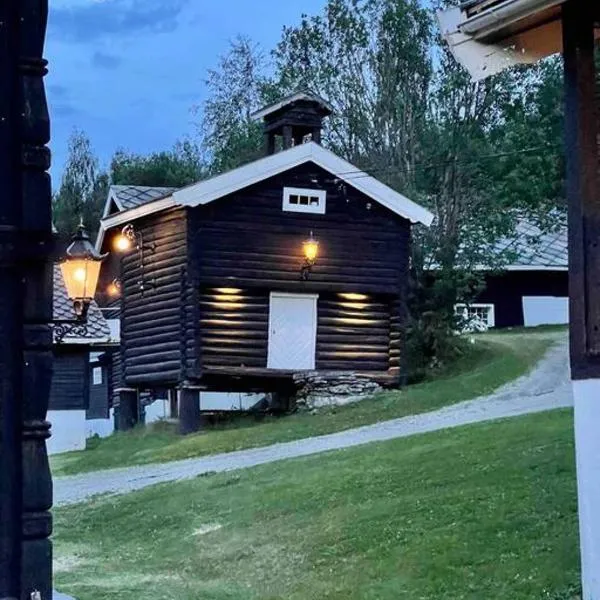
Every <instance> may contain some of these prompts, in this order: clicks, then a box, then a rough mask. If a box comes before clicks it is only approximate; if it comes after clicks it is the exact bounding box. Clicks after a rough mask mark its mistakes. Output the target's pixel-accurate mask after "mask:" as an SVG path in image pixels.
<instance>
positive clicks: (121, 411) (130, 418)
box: [116, 388, 140, 431]
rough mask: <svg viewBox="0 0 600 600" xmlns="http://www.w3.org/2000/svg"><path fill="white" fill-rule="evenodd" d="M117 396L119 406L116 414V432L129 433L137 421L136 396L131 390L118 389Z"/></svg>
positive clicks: (135, 392) (133, 390)
mask: <svg viewBox="0 0 600 600" xmlns="http://www.w3.org/2000/svg"><path fill="white" fill-rule="evenodd" d="M116 391H117V393H118V394H119V405H118V412H117V415H118V416H117V423H116V425H117V430H118V431H129V430H130V429H133V428H134V427H135V426H136V425H137V423H138V421H139V414H140V413H139V408H138V394H137V390H135V389H132V388H120V389H118V390H116Z"/></svg>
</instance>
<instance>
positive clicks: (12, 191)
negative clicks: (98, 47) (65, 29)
mask: <svg viewBox="0 0 600 600" xmlns="http://www.w3.org/2000/svg"><path fill="white" fill-rule="evenodd" d="M47 13H48V4H47V0H2V1H1V2H0V90H1V93H0V189H1V190H2V193H1V194H0V331H1V332H2V333H1V335H0V598H2V599H10V600H32V599H34V598H41V600H50V598H51V593H52V592H51V583H52V548H51V544H50V541H49V539H48V538H49V535H50V532H51V529H52V518H51V515H50V507H51V506H52V480H51V475H50V469H49V465H48V455H47V451H46V438H47V437H48V436H49V428H50V425H49V423H47V422H46V411H47V409H48V397H49V392H50V382H51V376H52V332H51V329H50V326H49V325H48V323H49V321H50V320H51V318H52V265H51V260H50V258H51V251H52V228H51V190H50V178H49V175H48V173H47V170H48V168H49V166H50V153H49V150H48V148H47V146H46V144H47V143H48V141H49V140H50V119H49V116H48V110H47V106H46V98H45V93H44V83H43V77H44V75H45V74H46V62H45V61H44V60H43V58H42V53H43V47H44V38H45V31H46V22H47Z"/></svg>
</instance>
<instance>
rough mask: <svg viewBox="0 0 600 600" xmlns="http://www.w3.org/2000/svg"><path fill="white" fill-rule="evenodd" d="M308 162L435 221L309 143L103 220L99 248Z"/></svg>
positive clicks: (401, 210) (391, 205)
mask: <svg viewBox="0 0 600 600" xmlns="http://www.w3.org/2000/svg"><path fill="white" fill-rule="evenodd" d="M307 162H314V163H315V164H316V165H318V166H319V167H322V168H323V169H325V171H328V172H329V173H331V174H332V175H333V176H334V177H337V178H338V179H340V180H342V181H345V182H346V183H347V184H348V185H350V186H352V187H353V188H355V189H356V190H358V191H359V192H362V193H363V194H365V195H366V196H368V197H369V198H372V199H373V200H374V201H375V202H378V203H379V204H381V205H382V206H385V207H386V208H388V209H389V210H391V211H392V212H394V213H396V214H397V215H399V216H401V217H404V218H405V219H408V220H410V221H411V222H413V223H422V224H423V225H426V226H427V227H429V225H431V222H432V221H433V214H432V213H431V212H429V211H428V210H427V209H426V208H423V207H422V206H421V205H419V204H417V203H416V202H413V201H412V200H409V199H408V198H407V197H406V196H403V195H402V194H400V193H398V192H396V191H394V190H393V189H392V188H391V187H389V186H387V185H385V184H384V183H382V182H381V181H379V180H378V179H375V177H372V176H371V175H367V173H365V172H364V171H361V170H360V169H358V168H356V167H355V166H354V165H352V164H351V163H349V162H348V161H346V160H344V159H343V158H340V157H339V156H337V155H335V154H334V153H333V152H331V151H330V150H326V149H325V148H323V146H320V145H319V144H316V143H315V142H308V143H306V144H300V145H298V146H294V147H293V148H290V149H289V150H285V151H284V152H278V153H276V154H272V155H270V156H266V157H265V158H261V159H260V160H257V161H255V162H252V163H250V164H247V165H244V166H242V167H238V168H237V169H233V170H232V171H228V172H227V173H223V174H222V175H217V176H216V177H212V178H210V179H205V180H204V181H200V182H199V183H196V184H193V185H190V186H188V187H185V188H182V189H180V190H177V191H176V192H173V194H172V195H171V196H168V197H166V198H162V199H160V200H154V201H153V202H148V203H147V204H143V205H142V206H138V207H136V208H132V209H129V210H125V211H123V212H121V213H118V214H116V215H113V216H111V217H107V218H104V219H102V220H101V221H100V230H99V232H98V238H97V240H96V249H97V250H98V251H100V249H101V248H102V242H103V241H104V234H105V232H106V231H107V230H108V229H111V228H113V227H117V226H119V225H126V224H127V223H129V222H130V221H134V220H135V219H139V218H141V217H145V216H147V215H151V214H153V213H155V212H159V211H161V210H166V209H168V208H174V207H177V206H190V207H194V206H200V205H204V204H208V203H209V202H213V201H214V200H218V199H219V198H223V197H224V196H227V195H228V194H232V193H233V192H236V191H237V190H241V189H244V188H246V187H248V186H250V185H253V184H255V183H258V182H260V181H264V180H265V179H268V178H269V177H273V176H274V175H278V174H279V173H283V172H284V171H288V170H289V169H292V168H294V167H297V166H299V165H302V164H304V163H307Z"/></svg>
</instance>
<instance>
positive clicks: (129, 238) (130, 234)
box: [107, 223, 156, 296]
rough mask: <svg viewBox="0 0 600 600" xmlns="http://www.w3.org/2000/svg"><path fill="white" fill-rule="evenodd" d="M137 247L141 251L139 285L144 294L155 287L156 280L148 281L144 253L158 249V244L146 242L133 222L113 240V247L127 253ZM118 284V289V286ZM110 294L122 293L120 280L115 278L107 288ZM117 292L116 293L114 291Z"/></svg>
mask: <svg viewBox="0 0 600 600" xmlns="http://www.w3.org/2000/svg"><path fill="white" fill-rule="evenodd" d="M134 247H135V248H136V249H137V251H138V252H139V258H140V270H141V278H140V281H139V282H138V287H139V289H140V291H141V292H142V294H143V293H144V291H145V290H146V289H147V288H151V287H154V281H146V275H145V264H144V253H145V251H146V250H150V251H154V250H155V249H156V245H155V244H154V243H153V242H152V243H149V244H148V243H144V236H143V234H142V232H141V231H136V230H135V228H134V227H133V225H132V224H131V223H129V224H127V225H125V227H123V229H121V232H120V233H119V234H118V235H117V236H116V237H115V238H114V240H113V248H114V249H115V250H116V251H117V252H120V253H125V252H128V251H129V250H131V249H132V248H134ZM117 286H118V289H116V287H117ZM107 291H108V293H109V295H111V296H113V295H114V296H118V295H120V293H121V285H120V282H119V283H118V284H117V281H116V280H114V281H113V282H112V283H111V284H110V286H109V289H108V290H107ZM113 292H115V293H113Z"/></svg>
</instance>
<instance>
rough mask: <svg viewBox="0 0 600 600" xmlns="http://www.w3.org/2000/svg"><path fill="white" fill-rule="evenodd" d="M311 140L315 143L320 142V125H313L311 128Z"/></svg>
mask: <svg viewBox="0 0 600 600" xmlns="http://www.w3.org/2000/svg"><path fill="white" fill-rule="evenodd" d="M312 141H313V142H314V143H315V144H320V143H321V128H320V127H315V128H314V129H313V130H312Z"/></svg>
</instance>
